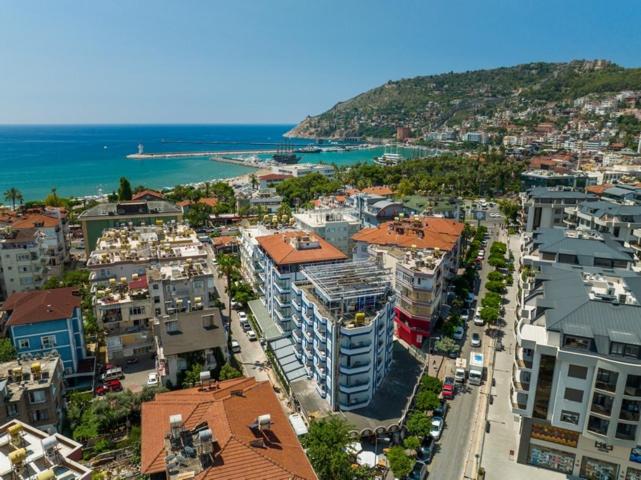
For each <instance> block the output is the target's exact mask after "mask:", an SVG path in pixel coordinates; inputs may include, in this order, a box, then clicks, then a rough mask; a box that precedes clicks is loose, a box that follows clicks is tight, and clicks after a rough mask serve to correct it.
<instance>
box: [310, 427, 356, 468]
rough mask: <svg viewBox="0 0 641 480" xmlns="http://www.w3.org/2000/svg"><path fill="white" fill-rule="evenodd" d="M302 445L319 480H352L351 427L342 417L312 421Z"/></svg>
mask: <svg viewBox="0 0 641 480" xmlns="http://www.w3.org/2000/svg"><path fill="white" fill-rule="evenodd" d="M302 443H303V446H304V447H305V449H306V450H307V457H308V458H309V461H310V462H311V464H312V467H314V471H315V472H316V474H317V475H318V478H319V480H351V479H352V461H351V458H350V455H349V454H348V453H347V451H346V447H347V445H348V444H349V443H350V437H349V427H348V425H347V423H346V422H345V421H344V420H342V419H341V418H340V417H336V416H330V417H326V418H322V419H320V420H312V422H311V423H310V425H309V432H308V433H307V435H305V437H304V438H303V440H302Z"/></svg>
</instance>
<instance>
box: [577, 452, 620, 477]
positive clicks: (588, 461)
mask: <svg viewBox="0 0 641 480" xmlns="http://www.w3.org/2000/svg"><path fill="white" fill-rule="evenodd" d="M618 475H619V466H618V465H617V464H616V463H610V462H604V461H603V460H597V459H596V458H590V457H583V461H582V462H581V477H582V478H586V479H587V480H616V479H617V477H618Z"/></svg>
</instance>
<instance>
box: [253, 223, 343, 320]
mask: <svg viewBox="0 0 641 480" xmlns="http://www.w3.org/2000/svg"><path fill="white" fill-rule="evenodd" d="M256 241H257V242H258V246H259V251H258V252H257V255H258V257H259V263H260V265H261V266H260V267H259V271H258V272H257V274H258V277H259V279H260V280H262V283H261V282H260V281H259V282H257V283H258V292H259V295H261V296H262V297H263V303H264V304H265V307H266V309H267V312H268V314H269V316H270V317H271V318H272V319H273V320H274V321H276V322H277V323H278V324H279V325H280V327H281V329H282V330H283V331H284V332H289V331H291V330H292V327H293V325H292V319H291V314H292V311H291V284H292V283H293V282H295V281H297V280H302V279H303V274H302V272H301V270H302V269H303V267H307V266H309V265H314V264H326V263H338V262H343V261H345V260H346V259H347V256H346V255H345V254H344V253H343V252H341V251H340V250H339V249H338V248H336V247H334V246H333V245H331V244H330V243H329V242H327V241H326V240H324V239H322V238H321V237H320V236H318V235H316V234H313V233H307V232H300V231H287V232H281V233H276V234H274V235H267V236H263V237H258V238H256Z"/></svg>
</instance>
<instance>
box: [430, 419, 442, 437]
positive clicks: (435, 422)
mask: <svg viewBox="0 0 641 480" xmlns="http://www.w3.org/2000/svg"><path fill="white" fill-rule="evenodd" d="M444 424H445V422H444V421H443V419H442V418H441V417H432V429H431V430H430V435H431V436H432V437H434V440H436V441H438V440H439V439H440V438H441V434H442V433H443V426H444Z"/></svg>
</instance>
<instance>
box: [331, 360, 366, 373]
mask: <svg viewBox="0 0 641 480" xmlns="http://www.w3.org/2000/svg"><path fill="white" fill-rule="evenodd" d="M370 369H371V364H370V362H355V363H353V364H352V365H349V366H348V365H341V366H340V367H339V371H340V372H341V373H343V374H345V375H355V374H357V373H365V372H368V371H369V370H370Z"/></svg>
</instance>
